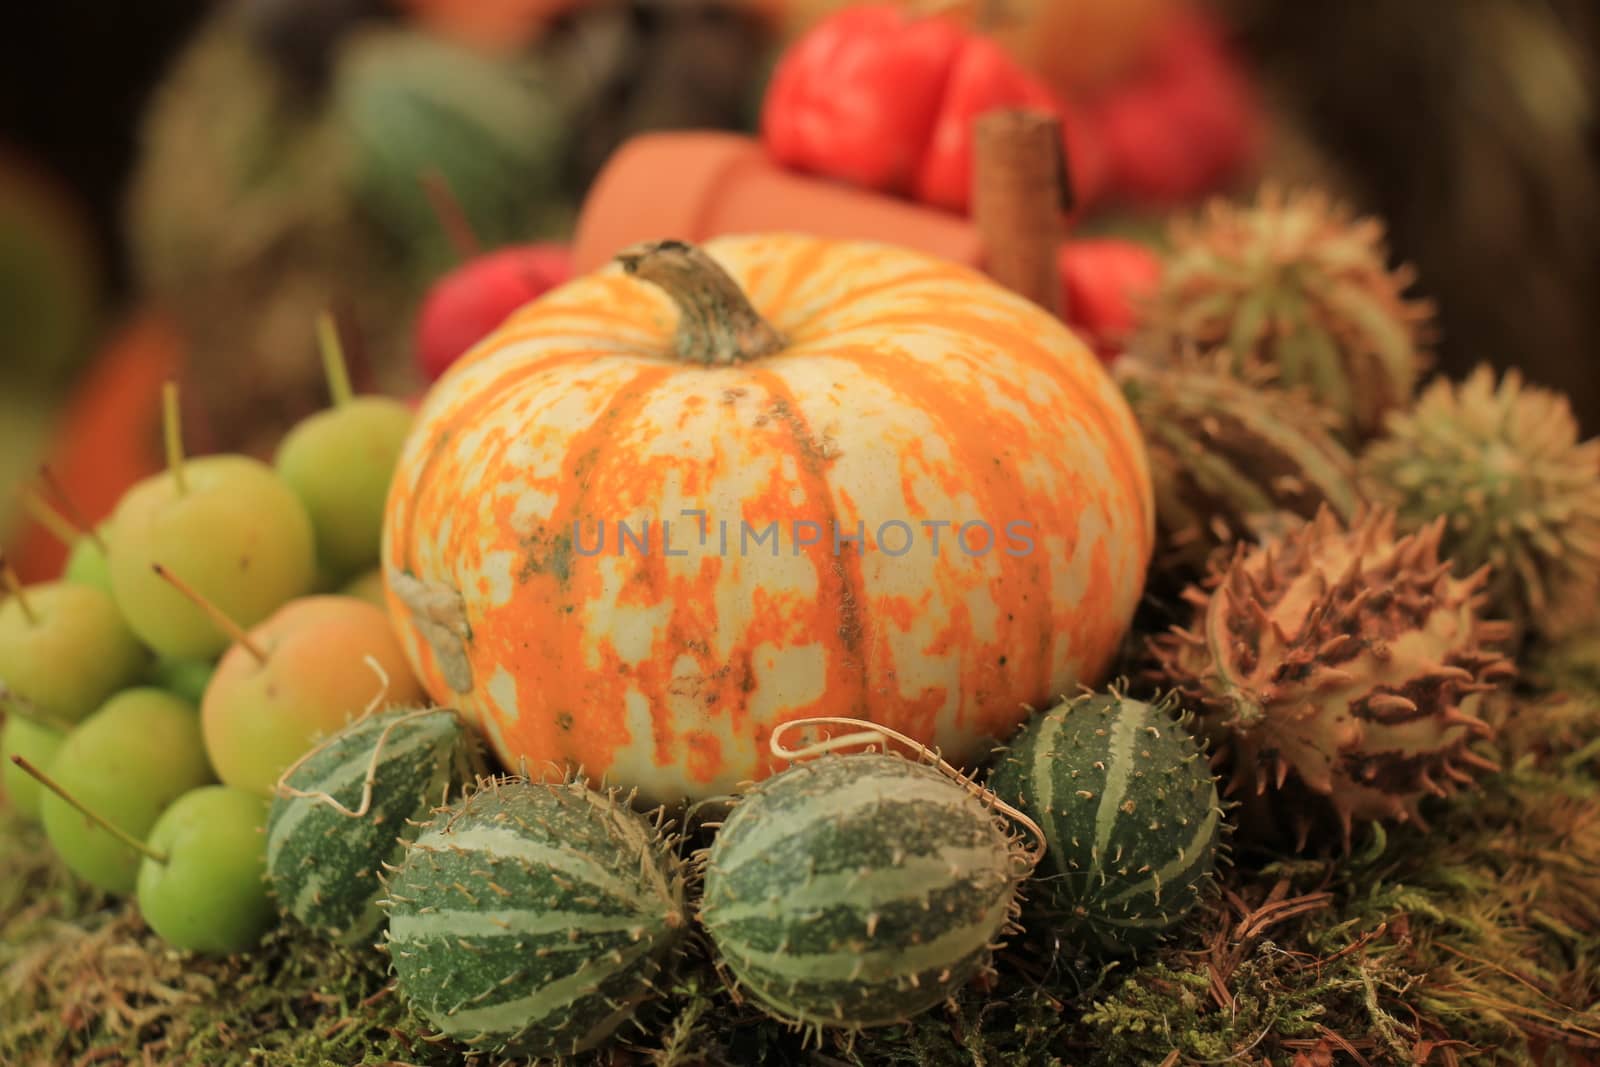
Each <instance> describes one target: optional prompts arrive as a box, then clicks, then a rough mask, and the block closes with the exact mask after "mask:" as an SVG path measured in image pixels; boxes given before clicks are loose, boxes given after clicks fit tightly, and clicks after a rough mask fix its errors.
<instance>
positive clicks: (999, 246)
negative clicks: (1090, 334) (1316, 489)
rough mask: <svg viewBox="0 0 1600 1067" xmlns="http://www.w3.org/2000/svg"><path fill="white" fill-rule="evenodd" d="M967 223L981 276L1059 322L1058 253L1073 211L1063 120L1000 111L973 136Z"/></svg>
mask: <svg viewBox="0 0 1600 1067" xmlns="http://www.w3.org/2000/svg"><path fill="white" fill-rule="evenodd" d="M973 133H974V136H973V155H974V158H973V167H972V180H973V189H972V218H973V222H974V223H975V224H976V226H977V228H978V234H979V235H980V237H981V238H982V240H983V247H984V261H985V269H986V270H987V271H988V272H989V276H990V277H992V278H993V279H994V280H995V281H997V282H999V283H1000V284H1001V285H1004V286H1005V287H1006V288H1008V289H1011V290H1012V291H1014V292H1016V293H1018V294H1020V295H1022V296H1025V297H1027V298H1028V299H1029V300H1032V301H1033V302H1034V303H1036V304H1038V305H1040V306H1041V307H1043V308H1044V309H1045V310H1047V311H1050V312H1051V313H1053V314H1055V315H1057V316H1060V315H1063V314H1064V313H1065V312H1066V308H1065V307H1063V306H1062V294H1061V271H1060V266H1059V265H1058V264H1057V262H1056V252H1057V250H1058V249H1059V248H1060V246H1061V238H1062V235H1063V232H1064V226H1063V223H1062V215H1063V213H1065V212H1066V211H1068V210H1069V209H1070V208H1071V206H1072V189H1071V184H1070V182H1069V180H1068V177H1067V167H1066V156H1065V153H1064V151H1063V149H1062V143H1061V120H1060V119H1059V118H1058V117H1057V116H1055V115H1052V114H1050V113H1049V112H1045V111H1033V110H1026V109H1022V108H1000V109H997V110H994V111H989V112H986V113H984V114H982V115H980V116H978V118H977V121H976V122H975V124H974V130H973Z"/></svg>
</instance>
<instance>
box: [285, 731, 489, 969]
mask: <svg viewBox="0 0 1600 1067" xmlns="http://www.w3.org/2000/svg"><path fill="white" fill-rule="evenodd" d="M478 769H479V757H478V752H477V743H476V741H475V739H474V738H473V735H472V733H471V731H470V729H469V728H468V727H467V725H466V723H464V722H463V721H462V719H461V717H460V716H459V715H458V714H457V713H456V712H454V711H451V710H449V709H446V708H429V709H422V710H418V709H415V708H392V709H389V710H386V711H382V712H378V713H376V714H373V715H368V716H365V717H363V718H360V719H357V720H356V721H355V722H353V723H351V724H350V725H349V726H347V727H345V728H344V729H343V730H340V731H339V732H338V733H336V734H334V735H333V736H332V737H330V738H328V739H327V740H326V741H324V742H323V743H322V744H321V745H319V746H318V747H317V748H316V749H315V750H314V751H313V752H311V754H310V755H308V756H307V757H306V758H305V760H303V761H302V762H301V763H300V764H299V765H298V766H296V767H295V768H293V769H292V770H291V771H290V773H289V774H288V775H286V776H285V778H284V780H283V781H282V782H280V783H279V787H278V790H277V795H276V796H274V797H273V800H272V809H271V814H270V815H269V817H268V819H267V875H268V877H269V879H270V880H271V883H272V892H273V895H274V896H275V897H276V898H277V900H278V907H279V908H280V909H281V910H282V911H284V912H285V913H287V914H289V915H293V916H294V917H295V918H296V919H299V920H300V921H301V922H302V923H304V924H305V925H307V926H309V927H311V928H312V929H315V930H321V931H322V932H323V933H325V934H327V935H328V936H330V937H332V938H334V939H335V940H342V941H347V942H358V941H362V940H364V939H366V938H369V937H371V936H372V934H373V933H374V932H375V931H376V930H377V928H378V926H379V925H380V924H381V923H382V921H383V912H382V910H381V909H379V907H378V904H377V901H378V897H379V896H380V895H381V886H380V884H379V880H378V875H379V871H380V869H381V868H382V866H383V865H384V864H386V863H394V862H396V861H398V860H399V859H400V857H401V855H402V853H403V852H404V849H405V842H406V841H407V840H409V839H411V838H413V837H415V836H416V834H417V829H418V827H417V821H420V820H424V819H426V817H427V815H428V812H430V811H431V810H432V809H433V808H434V807H435V806H436V805H438V804H442V803H444V801H445V800H446V799H447V798H448V793H449V792H450V790H451V789H453V788H455V787H458V786H460V785H462V784H464V783H465V782H468V781H470V780H471V779H472V777H473V776H474V774H475V773H476V771H477V770H478ZM369 777H370V787H369V784H368V783H369Z"/></svg>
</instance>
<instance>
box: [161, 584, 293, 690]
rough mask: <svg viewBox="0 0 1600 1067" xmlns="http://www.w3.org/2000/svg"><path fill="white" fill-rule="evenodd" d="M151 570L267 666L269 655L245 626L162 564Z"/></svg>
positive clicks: (237, 643) (258, 661) (234, 641)
mask: <svg viewBox="0 0 1600 1067" xmlns="http://www.w3.org/2000/svg"><path fill="white" fill-rule="evenodd" d="M150 569H151V570H153V571H155V572H156V576H157V577H159V578H161V579H162V580H163V581H165V582H166V583H167V584H168V585H170V586H172V588H174V589H176V590H177V591H178V592H180V593H182V594H183V595H184V597H185V598H186V599H187V600H188V601H189V603H191V604H193V605H194V606H195V607H197V608H199V609H200V610H201V611H203V612H205V613H206V617H207V618H209V619H210V620H211V621H212V623H213V624H215V626H216V627H217V629H219V630H221V631H222V632H223V633H225V634H227V635H228V637H229V638H230V639H231V640H232V641H233V643H234V644H236V645H238V646H240V647H241V648H243V649H244V650H245V651H246V652H248V653H250V654H251V655H252V656H254V657H255V658H256V662H257V663H259V664H261V665H262V666H266V663H267V654H266V653H265V652H264V651H262V649H261V646H260V645H258V644H256V643H255V642H254V641H252V640H250V634H249V633H248V632H247V631H246V630H245V628H244V627H243V626H240V625H239V624H238V623H236V622H234V621H233V620H232V619H230V618H228V616H227V615H226V614H225V613H224V612H223V610H222V609H221V608H219V607H217V606H216V605H215V604H213V603H212V602H211V601H209V600H207V599H206V598H205V597H203V596H201V595H200V594H199V593H198V592H197V591H196V590H195V589H194V587H193V586H191V585H189V583H188V582H185V581H184V580H183V579H182V578H179V577H178V576H177V575H176V574H173V573H172V572H171V571H169V570H167V568H165V567H163V566H162V565H161V564H159V563H152V564H150Z"/></svg>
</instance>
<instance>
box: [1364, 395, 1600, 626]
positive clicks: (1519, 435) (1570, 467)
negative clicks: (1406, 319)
mask: <svg viewBox="0 0 1600 1067" xmlns="http://www.w3.org/2000/svg"><path fill="white" fill-rule="evenodd" d="M1361 462H1362V473H1363V475H1364V477H1365V478H1366V479H1367V481H1368V483H1369V484H1370V486H1371V492H1372V494H1373V495H1374V496H1375V497H1377V498H1379V499H1381V500H1384V501H1385V502H1387V503H1390V504H1392V505H1393V506H1394V508H1395V509H1396V511H1397V512H1398V514H1399V526H1400V529H1401V530H1406V531H1409V530H1416V529H1420V528H1421V527H1422V526H1423V525H1425V524H1426V523H1429V522H1432V521H1433V520H1435V519H1437V518H1439V517H1441V516H1443V517H1445V518H1446V525H1445V529H1444V538H1443V541H1442V542H1441V550H1442V551H1443V552H1444V554H1445V555H1447V556H1449V557H1450V558H1451V559H1452V560H1454V561H1455V564H1456V567H1457V569H1458V572H1460V573H1465V572H1467V571H1470V570H1475V569H1477V568H1478V567H1481V566H1483V565H1484V564H1488V565H1489V567H1490V568H1491V570H1490V578H1489V585H1488V592H1489V604H1490V606H1491V608H1492V609H1493V610H1494V612H1495V613H1496V614H1499V615H1503V616H1505V617H1507V618H1511V619H1513V620H1515V621H1517V622H1518V623H1520V624H1523V625H1526V626H1528V627H1530V628H1531V629H1535V630H1539V631H1542V632H1545V633H1552V632H1560V631H1562V630H1564V629H1567V628H1569V627H1570V626H1571V625H1573V624H1574V623H1575V622H1577V621H1580V620H1582V619H1583V618H1584V616H1589V617H1593V616H1594V613H1595V606H1596V599H1597V596H1600V438H1596V439H1594V440H1590V441H1585V442H1583V443H1579V440H1578V423H1577V420H1576V419H1575V418H1574V417H1573V413H1572V406H1571V404H1570V403H1569V402H1568V401H1567V398H1566V397H1564V396H1562V395H1561V394H1559V393H1556V392H1553V391H1551V390H1549V389H1541V388H1539V387H1537V386H1530V385H1525V384H1524V383H1523V380H1522V375H1521V374H1519V373H1518V372H1517V371H1516V370H1510V371H1507V372H1506V374H1505V376H1504V377H1502V378H1501V379H1500V380H1499V382H1498V383H1496V381H1495V373H1494V371H1493V369H1491V368H1490V367H1488V366H1479V367H1478V368H1477V369H1476V370H1474V371H1473V372H1472V373H1471V374H1470V375H1469V376H1468V377H1467V379H1466V380H1465V381H1463V382H1461V383H1459V384H1458V383H1455V382H1452V381H1450V380H1448V379H1445V378H1439V379H1437V380H1435V381H1434V382H1433V383H1432V384H1430V385H1429V386H1428V387H1427V388H1426V389H1425V390H1423V393H1422V395H1421V396H1420V397H1419V398H1418V400H1417V404H1416V406H1415V407H1414V408H1413V409H1412V410H1411V411H1409V412H1396V413H1394V414H1393V415H1391V416H1390V417H1389V419H1388V421H1387V424H1386V427H1385V434H1384V436H1383V437H1381V438H1379V439H1378V440H1377V441H1374V442H1373V443H1372V445H1371V447H1369V448H1368V449H1367V451H1366V453H1365V454H1364V455H1363V456H1362V461H1361Z"/></svg>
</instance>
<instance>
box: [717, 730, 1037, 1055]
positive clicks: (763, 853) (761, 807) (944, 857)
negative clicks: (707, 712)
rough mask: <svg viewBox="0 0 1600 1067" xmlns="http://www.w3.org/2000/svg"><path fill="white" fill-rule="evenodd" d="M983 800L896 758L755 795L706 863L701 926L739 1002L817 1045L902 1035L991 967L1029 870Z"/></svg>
mask: <svg viewBox="0 0 1600 1067" xmlns="http://www.w3.org/2000/svg"><path fill="white" fill-rule="evenodd" d="M978 792H979V791H978V790H976V789H973V788H971V787H969V786H968V785H964V784H963V783H960V782H957V781H955V780H953V779H952V778H950V777H947V776H946V775H945V774H943V773H941V772H940V771H939V770H937V769H935V768H933V767H931V766H929V765H927V764H925V763H918V762H913V761H911V760H908V759H902V758H900V757H897V756H893V755H887V754H865V755H846V756H840V755H827V756H822V757H820V758H818V759H815V760H810V761H806V762H802V763H796V764H794V765H793V766H792V767H790V768H789V769H788V770H786V771H784V772H783V773H781V774H778V775H776V776H774V777H771V778H768V779H766V780H765V781H763V782H761V783H759V784H757V785H756V786H754V787H753V788H752V789H751V791H750V792H749V793H747V794H746V795H745V796H744V797H743V798H742V799H741V800H739V802H738V803H737V804H736V805H735V806H734V808H733V811H732V812H731V814H730V815H729V816H728V819H727V821H726V822H725V823H723V825H722V827H721V829H720V830H719V831H718V832H717V835H716V838H715V839H714V840H713V842H712V844H711V846H710V848H708V849H706V850H705V851H703V852H702V853H701V855H700V857H699V858H700V862H701V863H702V864H703V873H704V885H703V893H702V901H701V907H700V921H701V923H702V925H703V926H704V927H705V930H706V933H707V934H708V935H709V936H710V938H711V942H712V944H713V945H714V947H715V948H716V951H717V953H718V955H719V957H720V966H721V968H722V969H723V970H724V972H725V973H726V974H728V975H730V976H731V978H732V979H733V981H734V982H735V983H736V986H737V987H738V988H739V989H740V990H742V991H743V992H744V993H745V994H748V995H749V996H750V997H751V998H752V999H754V1000H755V1002H756V1003H757V1004H759V1005H760V1006H761V1007H762V1008H763V1009H764V1010H766V1011H767V1012H769V1013H770V1014H771V1015H773V1016H774V1017H776V1018H778V1019H780V1020H783V1021H784V1022H787V1023H789V1024H791V1025H794V1026H801V1027H807V1028H809V1029H811V1030H813V1031H820V1030H822V1029H823V1028H825V1027H832V1028H838V1029H843V1030H853V1029H858V1028H861V1027H867V1026H878V1025H884V1024H889V1023H895V1022H900V1021H903V1020H905V1019H907V1018H909V1017H910V1016H913V1015H916V1014H917V1013H918V1012H921V1011H925V1010H927V1009H929V1008H931V1007H933V1006H934V1005H936V1004H938V1003H939V1002H941V1001H943V1000H945V999H946V998H947V997H949V996H950V995H951V994H952V993H953V992H955V991H956V990H957V989H959V988H960V987H961V986H962V985H964V984H965V983H966V982H967V981H968V980H970V979H971V978H972V977H973V976H974V975H976V974H978V973H979V972H980V971H981V970H983V969H985V968H986V967H987V966H988V963H989V959H990V955H991V952H992V950H993V949H994V948H996V947H998V946H997V945H996V940H997V938H999V937H1000V936H1001V935H1002V934H1004V933H1006V932H1008V931H1009V929H1010V927H1011V922H1012V920H1013V919H1014V918H1015V916H1016V910H1017V887H1018V883H1019V882H1020V881H1021V880H1022V878H1023V877H1024V876H1026V874H1027V873H1028V871H1029V869H1030V863H1029V862H1028V861H1027V859H1026V857H1025V856H1024V854H1023V852H1022V850H1021V848H1020V847H1019V846H1018V845H1017V843H1016V842H1014V841H1013V839H1012V837H1011V834H1010V833H1009V831H1008V829H1007V828H1006V826H1005V825H1004V824H1003V822H1002V821H1001V819H1000V817H999V816H998V815H997V814H996V812H995V811H994V810H993V809H992V808H991V807H990V806H989V805H988V804H987V803H985V801H984V800H982V799H980V798H979V796H978V795H976V794H977V793H978Z"/></svg>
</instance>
